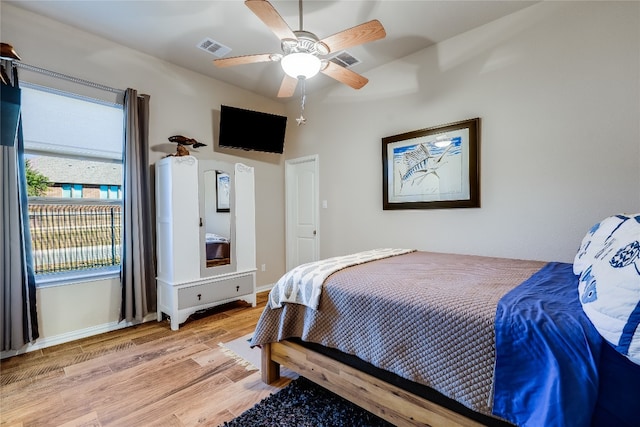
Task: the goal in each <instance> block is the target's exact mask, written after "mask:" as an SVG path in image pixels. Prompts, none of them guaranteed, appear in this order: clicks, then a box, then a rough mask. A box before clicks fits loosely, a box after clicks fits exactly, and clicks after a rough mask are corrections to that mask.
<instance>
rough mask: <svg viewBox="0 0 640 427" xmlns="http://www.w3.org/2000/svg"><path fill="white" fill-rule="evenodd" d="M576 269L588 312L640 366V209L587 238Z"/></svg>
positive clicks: (611, 340)
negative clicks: (639, 212) (636, 212)
mask: <svg viewBox="0 0 640 427" xmlns="http://www.w3.org/2000/svg"><path fill="white" fill-rule="evenodd" d="M573 272H574V273H575V274H576V275H579V276H580V280H579V282H578V294H579V296H580V302H581V303H582V308H583V310H584V312H585V313H586V315H587V316H588V317H589V319H590V320H591V322H592V323H593V325H594V326H595V327H596V329H597V330H598V332H600V335H602V337H603V338H604V339H606V340H607V341H609V343H611V344H612V345H613V346H614V348H615V349H616V350H617V351H619V352H620V353H622V354H624V355H625V356H627V357H628V358H629V359H630V360H631V361H632V362H634V363H637V364H639V365H640V214H634V215H614V216H610V217H608V218H606V219H604V220H603V221H601V222H600V223H598V224H596V225H594V226H593V227H592V228H591V230H589V232H588V233H587V235H586V236H585V237H584V239H583V240H582V244H581V245H580V250H579V251H578V253H577V254H576V256H575V259H574V263H573Z"/></svg>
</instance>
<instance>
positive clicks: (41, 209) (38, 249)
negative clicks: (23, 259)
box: [29, 197, 122, 275]
mask: <svg viewBox="0 0 640 427" xmlns="http://www.w3.org/2000/svg"><path fill="white" fill-rule="evenodd" d="M121 219H122V201H120V200H114V201H108V200H87V199H51V198H40V197H30V198H29V226H30V229H31V243H32V252H33V261H34V268H35V274H36V275H38V274H47V273H60V272H71V271H78V270H88V269H95V268H101V267H108V266H114V265H119V264H120V256H121V243H120V242H121Z"/></svg>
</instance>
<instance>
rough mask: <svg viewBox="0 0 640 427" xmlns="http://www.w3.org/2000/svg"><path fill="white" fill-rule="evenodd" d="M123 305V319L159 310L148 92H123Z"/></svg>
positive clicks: (134, 319) (121, 312)
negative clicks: (150, 165)
mask: <svg viewBox="0 0 640 427" xmlns="http://www.w3.org/2000/svg"><path fill="white" fill-rule="evenodd" d="M124 116H125V128H124V150H123V158H124V183H123V200H124V202H123V212H124V217H123V236H122V267H121V272H120V279H121V282H122V305H121V308H120V320H121V321H122V320H127V321H129V322H133V321H135V322H141V321H142V320H143V319H144V316H146V315H147V314H148V313H152V312H155V311H156V281H155V262H154V259H155V258H154V252H153V250H154V239H153V234H152V224H153V220H154V218H153V214H152V212H153V211H152V206H151V185H150V179H151V176H150V168H149V96H148V95H138V93H137V91H135V90H134V89H127V90H126V92H125V95H124Z"/></svg>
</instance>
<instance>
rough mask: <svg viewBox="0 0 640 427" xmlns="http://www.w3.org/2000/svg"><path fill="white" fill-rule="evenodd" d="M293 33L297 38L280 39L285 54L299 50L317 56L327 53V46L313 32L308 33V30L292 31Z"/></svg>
mask: <svg viewBox="0 0 640 427" xmlns="http://www.w3.org/2000/svg"><path fill="white" fill-rule="evenodd" d="M294 34H295V35H296V37H297V38H298V39H297V40H295V39H283V40H282V51H283V52H284V54H285V55H288V54H290V53H297V52H300V53H310V54H312V55H316V56H318V55H326V54H328V53H329V47H328V46H327V45H326V44H324V43H322V42H321V41H319V40H318V37H316V35H315V34H313V33H310V32H309V31H294Z"/></svg>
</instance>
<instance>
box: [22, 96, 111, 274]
mask: <svg viewBox="0 0 640 427" xmlns="http://www.w3.org/2000/svg"><path fill="white" fill-rule="evenodd" d="M22 124H23V134H24V143H25V160H26V168H27V187H28V191H29V225H30V229H31V238H32V249H33V258H34V264H35V265H34V267H35V273H36V281H37V283H38V285H39V286H40V285H43V284H48V283H51V282H55V283H56V284H58V283H65V282H70V281H78V280H86V279H87V278H88V277H93V276H102V275H104V273H105V271H112V272H118V271H119V265H120V253H121V248H120V235H121V225H120V224H121V211H122V209H121V207H122V200H121V197H120V196H121V187H122V138H123V130H122V129H123V109H122V106H118V105H113V104H107V103H105V102H103V101H97V100H93V99H89V98H83V97H80V96H77V95H73V94H68V93H63V92H59V91H55V90H51V89H47V88H43V87H40V86H37V87H36V86H30V85H27V87H23V96H22ZM70 279H73V280H70Z"/></svg>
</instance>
